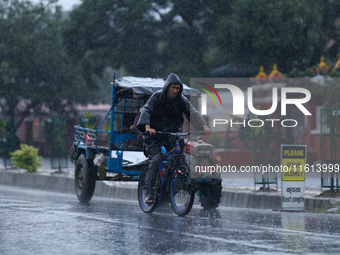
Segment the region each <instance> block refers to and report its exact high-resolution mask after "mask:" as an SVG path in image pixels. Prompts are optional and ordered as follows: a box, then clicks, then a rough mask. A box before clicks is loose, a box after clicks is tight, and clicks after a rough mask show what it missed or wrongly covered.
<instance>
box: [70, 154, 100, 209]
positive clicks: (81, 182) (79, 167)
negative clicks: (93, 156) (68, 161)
mask: <svg viewBox="0 0 340 255" xmlns="http://www.w3.org/2000/svg"><path fill="white" fill-rule="evenodd" d="M96 177H97V169H96V167H95V166H94V164H93V162H92V161H90V160H87V159H86V157H85V155H84V154H81V155H80V156H79V158H78V160H77V162H76V167H75V171H74V187H75V191H76V195H77V197H78V200H79V201H80V202H81V203H87V202H89V201H90V200H91V198H92V196H93V193H94V189H95V186H96Z"/></svg>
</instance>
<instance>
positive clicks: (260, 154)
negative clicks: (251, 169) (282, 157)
mask: <svg viewBox="0 0 340 255" xmlns="http://www.w3.org/2000/svg"><path fill="white" fill-rule="evenodd" d="M256 119H259V118H258V117H257V118H256ZM251 148H252V157H253V165H254V166H260V165H262V166H268V165H269V164H270V165H271V166H275V165H276V163H277V162H276V150H277V146H276V143H275V135H274V132H273V128H271V127H270V125H268V123H265V124H264V126H262V127H259V128H252V132H251ZM270 184H275V185H276V189H277V188H278V182H277V173H275V172H266V173H254V188H255V190H256V185H261V188H260V189H262V190H265V189H266V188H267V189H269V188H270ZM266 186H267V187H266Z"/></svg>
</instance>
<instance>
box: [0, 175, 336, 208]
mask: <svg viewBox="0 0 340 255" xmlns="http://www.w3.org/2000/svg"><path fill="white" fill-rule="evenodd" d="M0 184H1V185H8V186H18V187H22V188H31V189H40V190H46V191H54V192H60V193H71V194H75V193H74V179H73V178H71V177H65V176H57V175H41V174H36V173H27V172H25V173H18V172H15V173H14V172H8V171H6V170H5V171H2V170H0ZM136 193H137V191H136V188H127V187H117V186H111V185H107V184H105V183H104V182H101V181H97V182H96V188H95V192H94V196H98V197H108V198H116V199H125V200H135V201H136V200H137V195H136ZM198 200H199V199H198V197H196V199H195V204H199V202H198ZM337 201H339V200H337V199H332V198H314V197H306V198H305V208H306V209H310V210H314V209H320V208H322V207H323V206H325V205H329V204H330V205H333V204H335V203H336V202H337ZM220 206H227V207H237V208H253V209H273V210H280V209H281V196H279V195H277V194H263V193H262V194H260V193H249V192H239V191H223V192H222V198H221V203H220Z"/></svg>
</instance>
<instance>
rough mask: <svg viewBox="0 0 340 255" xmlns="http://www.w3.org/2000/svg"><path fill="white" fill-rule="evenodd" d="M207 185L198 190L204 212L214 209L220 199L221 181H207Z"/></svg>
mask: <svg viewBox="0 0 340 255" xmlns="http://www.w3.org/2000/svg"><path fill="white" fill-rule="evenodd" d="M207 181H210V182H209V183H205V184H202V185H201V188H200V189H199V190H198V196H199V198H200V202H201V206H202V207H203V209H204V210H211V209H216V208H217V207H218V206H219V204H220V202H221V197H222V180H221V179H207Z"/></svg>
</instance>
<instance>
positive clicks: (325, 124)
mask: <svg viewBox="0 0 340 255" xmlns="http://www.w3.org/2000/svg"><path fill="white" fill-rule="evenodd" d="M320 116H321V123H320V124H321V125H320V129H321V130H320V131H321V134H320V135H321V140H320V143H321V148H320V149H321V165H324V164H326V165H332V166H335V165H336V164H338V165H340V109H321V114H320ZM321 188H331V189H334V188H340V174H339V172H334V171H332V172H330V171H327V172H321Z"/></svg>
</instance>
